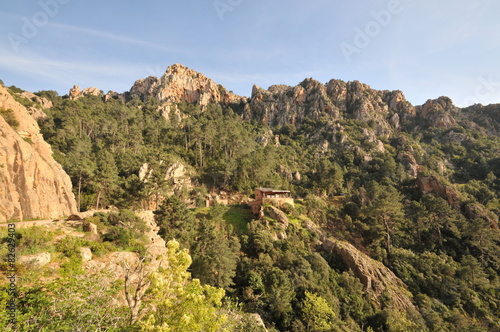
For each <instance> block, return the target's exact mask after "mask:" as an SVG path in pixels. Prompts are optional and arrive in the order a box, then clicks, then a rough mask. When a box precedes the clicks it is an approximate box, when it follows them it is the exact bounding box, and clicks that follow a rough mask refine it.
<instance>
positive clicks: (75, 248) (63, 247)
mask: <svg viewBox="0 0 500 332" xmlns="http://www.w3.org/2000/svg"><path fill="white" fill-rule="evenodd" d="M85 244H86V241H85V240H83V239H80V238H78V237H74V236H66V237H65V238H63V239H62V240H61V241H59V242H58V243H57V244H56V249H57V251H60V252H62V253H63V254H64V256H66V257H69V258H71V259H76V260H78V259H80V260H81V254H80V247H82V245H85Z"/></svg>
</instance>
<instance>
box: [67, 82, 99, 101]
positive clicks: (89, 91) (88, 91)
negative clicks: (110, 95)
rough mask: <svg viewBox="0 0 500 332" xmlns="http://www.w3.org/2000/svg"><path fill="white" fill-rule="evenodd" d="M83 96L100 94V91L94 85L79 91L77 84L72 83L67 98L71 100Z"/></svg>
mask: <svg viewBox="0 0 500 332" xmlns="http://www.w3.org/2000/svg"><path fill="white" fill-rule="evenodd" d="M84 96H102V91H101V90H99V89H98V88H95V87H91V88H85V89H83V91H80V87H79V86H78V85H73V87H72V88H71V89H70V90H69V99H71V100H77V99H79V98H82V97H84Z"/></svg>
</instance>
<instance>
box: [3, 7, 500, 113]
mask: <svg viewBox="0 0 500 332" xmlns="http://www.w3.org/2000/svg"><path fill="white" fill-rule="evenodd" d="M499 15H500V2H499V1H497V0H467V1H465V0H441V1H439V2H435V1H430V0H421V1H418V0H380V1H379V0H372V1H364V0H358V1H350V2H347V1H335V0H309V1H303V0H301V1H299V0H184V1H179V0H144V1H128V0H121V1H117V0H99V1H95V0H87V1H83V0H17V1H9V2H4V3H3V4H2V6H1V7H0V32H1V34H0V79H2V80H3V81H4V83H5V84H6V85H8V86H9V85H16V86H18V87H20V88H22V89H25V90H29V91H39V90H56V91H58V92H59V94H66V93H67V92H68V90H69V89H70V88H71V87H72V86H73V85H74V84H77V85H79V86H80V87H81V88H85V87H90V86H95V87H97V88H99V89H101V90H103V91H104V92H107V91H109V90H114V91H118V92H123V91H128V90H129V89H130V87H131V86H132V85H133V83H134V81H135V80H137V79H139V78H144V77H147V76H149V75H155V76H161V75H163V73H164V71H165V69H166V68H167V67H168V66H169V65H171V64H174V63H181V64H184V65H186V66H188V67H190V68H192V69H194V70H197V71H199V72H202V73H203V74H205V75H206V76H208V77H210V78H212V79H214V80H215V81H216V82H217V83H220V84H222V85H224V86H225V87H226V88H227V89H229V90H233V91H234V92H235V93H238V94H240V95H245V96H249V95H250V94H251V90H252V85H253V84H257V85H259V86H261V87H263V88H267V87H268V86H269V85H272V84H288V85H296V84H298V83H300V82H301V81H302V80H303V79H305V78H309V77H312V78H315V79H317V80H318V81H320V82H322V83H326V82H327V81H329V80H330V79H332V78H335V79H341V80H344V81H352V80H359V81H361V82H363V83H366V84H369V85H371V86H372V87H373V88H375V89H381V90H402V91H403V92H404V94H405V95H406V97H407V99H408V100H409V101H410V102H411V103H413V104H414V105H419V104H423V103H424V102H425V101H426V100H427V99H434V98H437V97H439V96H442V95H446V96H449V97H450V98H452V99H453V101H454V102H455V104H456V105H458V106H465V105H469V104H473V103H482V104H489V103H500V65H499V59H500V19H499Z"/></svg>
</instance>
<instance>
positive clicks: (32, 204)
mask: <svg viewBox="0 0 500 332" xmlns="http://www.w3.org/2000/svg"><path fill="white" fill-rule="evenodd" d="M0 109H10V110H12V111H13V114H14V116H15V118H16V119H17V121H18V122H19V126H18V127H17V128H13V127H11V126H10V125H9V124H8V123H7V122H6V121H5V120H4V118H3V117H1V116H0V221H6V220H10V219H16V220H22V219H28V218H57V217H60V216H64V215H69V214H72V213H75V212H76V211H77V209H76V202H75V197H74V194H73V193H72V191H71V181H70V178H69V176H68V175H67V174H66V173H65V172H64V170H63V169H62V167H61V165H59V164H58V163H57V162H56V161H55V160H54V159H53V158H52V149H51V148H50V146H49V144H47V143H46V142H45V141H44V140H43V137H42V135H41V133H40V128H39V127H38V124H37V123H36V121H35V120H34V119H33V118H32V117H31V116H30V114H29V113H28V111H27V110H26V108H25V107H24V106H22V105H21V104H19V103H18V102H16V101H15V100H14V98H13V97H12V96H11V95H10V93H9V92H8V90H7V89H6V88H5V87H3V86H1V85H0Z"/></svg>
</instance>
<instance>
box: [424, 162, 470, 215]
mask: <svg viewBox="0 0 500 332" xmlns="http://www.w3.org/2000/svg"><path fill="white" fill-rule="evenodd" d="M417 186H418V189H419V190H420V192H421V193H422V194H423V195H427V194H433V195H436V196H438V197H441V198H443V199H445V200H446V201H447V202H448V204H450V205H451V206H452V207H454V208H455V209H456V210H458V211H460V196H459V195H458V192H457V191H456V190H455V189H453V188H452V187H450V186H447V185H445V184H444V183H443V182H442V181H440V180H439V178H438V177H437V176H435V175H432V174H427V173H426V172H425V171H423V170H422V169H420V170H419V173H418V175H417Z"/></svg>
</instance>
